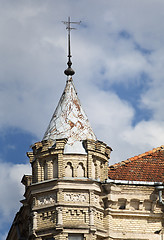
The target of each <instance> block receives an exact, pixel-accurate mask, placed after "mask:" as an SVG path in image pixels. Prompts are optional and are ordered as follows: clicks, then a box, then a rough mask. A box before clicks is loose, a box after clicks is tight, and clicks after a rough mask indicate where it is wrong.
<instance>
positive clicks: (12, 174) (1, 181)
mask: <svg viewBox="0 0 164 240" xmlns="http://www.w3.org/2000/svg"><path fill="white" fill-rule="evenodd" d="M24 174H31V167H30V165H29V164H12V163H4V162H0V193H1V194H0V202H1V205H0V216H1V217H0V226H2V227H3V225H4V224H5V223H6V222H8V221H12V220H11V219H12V218H13V217H14V214H15V213H16V211H18V210H19V207H20V206H21V205H20V202H19V201H20V200H21V199H23V193H24V186H23V185H22V184H21V179H22V177H23V175H24ZM0 231H2V229H1V227H0Z"/></svg>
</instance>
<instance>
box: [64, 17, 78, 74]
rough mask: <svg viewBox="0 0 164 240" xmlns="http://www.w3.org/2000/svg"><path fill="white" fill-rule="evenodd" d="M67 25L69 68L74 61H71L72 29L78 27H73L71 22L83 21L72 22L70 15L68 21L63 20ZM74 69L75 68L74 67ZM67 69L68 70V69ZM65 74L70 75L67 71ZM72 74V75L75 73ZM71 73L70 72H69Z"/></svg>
mask: <svg viewBox="0 0 164 240" xmlns="http://www.w3.org/2000/svg"><path fill="white" fill-rule="evenodd" d="M62 22H63V23H64V24H65V25H67V27H66V29H67V30H68V63H67V65H68V68H71V65H72V62H71V57H72V56H71V43H70V31H71V30H72V29H76V28H73V27H71V24H80V23H81V21H80V22H71V21H70V17H68V21H62ZM72 70H73V69H72ZM66 71H67V70H66ZM65 74H66V75H68V74H67V72H65ZM73 74H74V73H73ZM73 74H72V75H73ZM69 75H70V74H69Z"/></svg>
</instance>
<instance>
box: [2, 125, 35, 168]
mask: <svg viewBox="0 0 164 240" xmlns="http://www.w3.org/2000/svg"><path fill="white" fill-rule="evenodd" d="M34 139H35V137H34V136H33V135H31V134H30V133H28V132H25V131H22V130H20V129H18V128H8V129H5V130H3V132H1V134H0V159H1V160H2V161H3V162H12V163H14V164H21V163H23V164H25V163H27V162H28V158H27V156H26V152H28V151H31V149H30V146H31V144H33V143H34V141H35V140H34Z"/></svg>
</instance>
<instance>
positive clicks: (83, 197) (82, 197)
mask: <svg viewBox="0 0 164 240" xmlns="http://www.w3.org/2000/svg"><path fill="white" fill-rule="evenodd" d="M87 196H88V194H87V193H64V200H65V201H66V202H87V200H88V199H87Z"/></svg>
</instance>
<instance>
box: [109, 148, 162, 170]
mask: <svg viewBox="0 0 164 240" xmlns="http://www.w3.org/2000/svg"><path fill="white" fill-rule="evenodd" d="M157 151H164V145H161V146H160V147H156V148H153V149H152V150H150V151H147V152H145V153H141V154H139V155H136V156H134V157H131V158H128V159H126V160H124V161H121V162H118V163H115V164H113V165H111V166H109V169H115V168H118V167H119V166H122V165H125V164H128V163H130V162H132V161H135V160H137V159H139V158H142V157H144V156H147V155H151V154H152V153H154V152H157Z"/></svg>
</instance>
